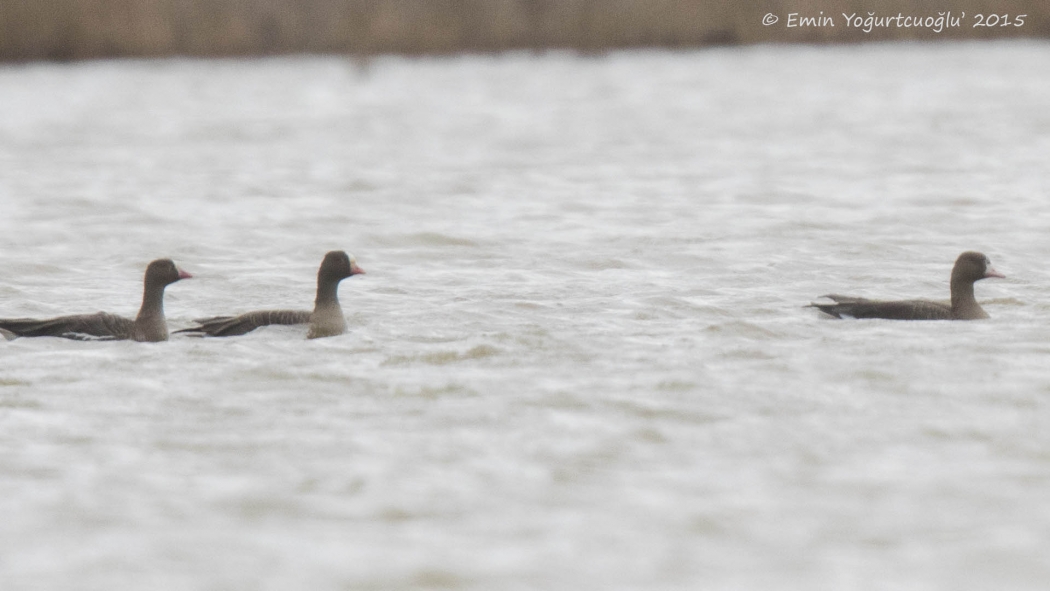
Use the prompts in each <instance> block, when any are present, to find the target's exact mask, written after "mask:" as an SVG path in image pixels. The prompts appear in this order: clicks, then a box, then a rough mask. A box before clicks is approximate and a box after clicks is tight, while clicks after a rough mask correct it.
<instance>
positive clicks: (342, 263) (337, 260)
mask: <svg viewBox="0 0 1050 591" xmlns="http://www.w3.org/2000/svg"><path fill="white" fill-rule="evenodd" d="M362 273H364V270H363V269H361V267H358V266H357V261H356V259H354V257H352V256H350V255H348V254H346V253H345V252H343V251H341V250H333V251H331V252H329V253H327V254H326V255H325V256H324V260H323V261H321V267H320V268H319V269H318V270H317V297H316V299H315V300H314V309H313V311H312V312H307V311H305V310H258V311H255V312H246V313H244V314H241V315H239V316H214V317H212V318H202V319H200V320H197V323H198V326H194V327H192V328H186V329H183V330H177V331H175V332H176V333H187V334H190V335H195V336H212V337H231V336H238V335H242V334H246V333H249V332H251V331H253V330H255V329H257V328H259V327H262V326H268V325H271V324H286V325H287V324H309V325H310V330H309V332H308V333H307V335H306V336H307V338H310V339H316V338H320V337H330V336H335V335H340V334H343V333H344V332H346V318H344V317H343V308H342V307H341V306H340V305H339V282H340V281H342V280H343V279H346V278H347V277H351V276H353V275H360V274H362Z"/></svg>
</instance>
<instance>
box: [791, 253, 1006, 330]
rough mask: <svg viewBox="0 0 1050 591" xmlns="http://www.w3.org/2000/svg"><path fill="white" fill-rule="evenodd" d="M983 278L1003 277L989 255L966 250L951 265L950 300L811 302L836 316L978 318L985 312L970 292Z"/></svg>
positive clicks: (842, 299)
mask: <svg viewBox="0 0 1050 591" xmlns="http://www.w3.org/2000/svg"><path fill="white" fill-rule="evenodd" d="M986 277H999V278H1004V277H1005V275H1003V274H1002V273H1000V272H998V271H996V270H995V269H994V268H992V264H991V262H990V261H989V260H988V257H986V256H984V255H983V254H981V253H979V252H973V251H968V252H964V253H962V254H961V255H959V258H957V259H956V260H955V266H954V267H952V277H951V294H952V299H951V303H950V304H949V303H941V302H931V301H927V300H901V301H883V300H869V299H866V298H857V297H852V296H842V295H835V294H830V295H826V296H822V297H825V298H828V299H830V300H832V301H833V302H835V303H833V304H817V303H813V304H810V306H811V307H814V308H818V309H819V310H820V311H821V312H824V313H825V314H829V315H831V316H834V317H835V318H885V319H889V320H979V319H982V318H988V314H987V313H986V312H985V311H984V309H983V308H981V306H980V304H978V303H977V299H976V298H974V295H973V284H974V283H975V282H977V281H980V280H981V279H985V278H986Z"/></svg>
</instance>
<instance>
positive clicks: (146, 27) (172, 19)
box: [0, 0, 1050, 61]
mask: <svg viewBox="0 0 1050 591" xmlns="http://www.w3.org/2000/svg"><path fill="white" fill-rule="evenodd" d="M769 15H772V17H773V18H771V17H770V16H769ZM851 15H852V16H851ZM993 15H994V16H993ZM1021 15H1024V16H1023V17H1022V18H1018V17H1021ZM774 19H775V21H776V22H771V21H773V20H774ZM993 19H994V20H993ZM1015 37H1026V38H1043V39H1046V38H1050V2H1046V1H1045V0H942V2H941V3H939V4H935V5H934V4H930V3H917V2H914V1H911V0H834V1H832V0H759V1H757V2H751V1H747V2H743V1H741V2H733V1H730V0H25V1H21V0H0V61H26V60H54V61H66V60H79V59H96V58H116V57H161V56H176V55H178V56H197V57H228V56H251V55H281V54H293V53H331V54H348V55H355V56H362V57H367V56H371V55H377V54H389V53H394V54H407V55H422V54H448V53H458V52H473V53H487V52H501V51H516V50H545V49H568V50H577V51H581V52H588V53H597V52H602V51H606V50H611V49H618V48H628V47H671V48H674V47H704V46H721V45H737V44H752V43H857V42H864V41H887V40H924V41H932V40H938V39H999V38H1015Z"/></svg>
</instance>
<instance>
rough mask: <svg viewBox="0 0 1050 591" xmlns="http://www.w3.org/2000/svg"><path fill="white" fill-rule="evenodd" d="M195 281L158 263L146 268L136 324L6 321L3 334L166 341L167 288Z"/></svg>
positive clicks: (75, 318)
mask: <svg viewBox="0 0 1050 591" xmlns="http://www.w3.org/2000/svg"><path fill="white" fill-rule="evenodd" d="M190 277H192V275H190V274H189V273H187V272H185V271H183V270H181V269H179V268H178V267H177V266H175V263H174V262H172V261H171V259H157V260H155V261H153V262H151V263H150V264H149V266H148V267H147V268H146V275H145V278H144V280H143V294H142V306H141V307H140V308H139V313H138V315H137V316H136V317H135V319H134V320H131V319H129V318H124V317H123V316H117V315H116V314H108V313H106V312H98V313H96V314H75V315H71V316H59V317H57V318H47V319H44V320H38V319H34V318H2V319H0V334H3V336H4V337H6V338H9V339H13V338H17V337H62V338H66V339H76V340H101V341H121V340H129V339H130V340H133V341H143V342H156V341H166V340H167V339H168V325H167V322H166V321H165V319H164V288H165V287H167V286H168V285H171V284H172V283H175V282H176V281H179V280H180V279H188V278H190Z"/></svg>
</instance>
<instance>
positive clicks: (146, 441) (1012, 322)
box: [0, 42, 1050, 590]
mask: <svg viewBox="0 0 1050 591" xmlns="http://www.w3.org/2000/svg"><path fill="white" fill-rule="evenodd" d="M1047 72H1050V46H1048V45H1047V44H1046V43H1034V42H1028V43H1009V44H946V45H869V46H851V47H830V48H811V47H754V48H740V49H724V50H722V49H719V50H709V51H695V52H656V51H654V52H631V53H615V54H610V55H608V56H600V57H579V56H574V55H569V54H559V53H553V54H545V55H524V54H522V55H508V56H502V57H477V56H474V57H451V58H440V59H402V58H382V59H377V60H375V61H373V62H371V63H368V64H361V63H352V62H350V61H347V60H343V59H339V58H328V57H302V58H286V59H268V60H252V61H214V62H198V61H189V60H171V61H121V62H96V63H80V64H66V65H54V64H47V65H8V66H3V67H0V246H2V256H0V278H2V279H0V317H13V316H36V317H45V316H50V315H57V314H62V313H74V312H93V311H97V310H106V311H109V312H114V313H121V314H125V315H133V314H134V313H135V310H136V309H137V307H138V303H139V297H140V294H141V276H142V272H143V270H144V269H145V266H146V263H147V262H148V261H149V260H151V259H153V258H157V257H161V256H170V257H173V258H174V259H175V260H176V261H177V262H178V263H179V264H180V265H181V266H182V267H184V268H185V269H187V270H188V271H190V272H192V273H193V274H194V275H195V278H194V279H192V280H188V281H183V282H180V283H177V284H175V285H173V286H171V287H169V289H168V292H167V298H166V309H167V314H168V321H169V325H170V326H171V327H172V328H173V329H176V328H181V327H185V326H188V325H190V323H191V322H192V319H194V318H197V317H201V316H206V315H214V314H220V313H233V312H241V311H247V310H251V309H258V308H273V307H291V308H303V309H309V308H310V307H311V305H312V301H313V295H314V294H313V290H314V280H315V275H316V270H317V265H318V264H319V262H320V260H321V258H322V256H323V255H324V253H325V251H327V250H330V249H345V250H348V251H350V252H353V253H354V254H356V255H357V259H358V262H359V263H360V265H361V266H362V267H364V268H365V269H366V270H367V272H368V273H367V275H364V276H360V277H353V278H351V279H349V280H346V281H344V282H343V285H342V287H341V290H340V295H341V299H342V302H343V306H344V311H345V312H346V315H347V319H348V322H349V324H350V326H351V331H350V332H349V333H347V334H345V335H342V336H339V337H334V338H329V339H320V340H315V341H307V340H305V339H304V336H305V329H303V330H299V329H295V328H288V327H281V328H271V329H265V330H259V331H256V332H254V333H251V334H250V335H247V336H245V337H241V338H231V339H214V340H201V339H192V338H179V337H175V338H172V340H170V341H169V342H166V343H159V344H140V343H127V342H117V343H83V342H73V341H65V340H60V339H52V338H40V339H18V340H14V341H10V342H3V341H0V514H2V515H3V518H2V519H0V586H2V587H3V588H4V589H64V590H70V589H72V590H77V589H92V590H93V589H100V590H101V589H106V590H112V589H215V590H218V589H223V590H228V589H272V590H279V589H280V590H284V589H313V590H328V589H427V588H440V589H478V590H481V589H485V590H490V589H617V588H624V589H726V590H729V589H762V590H765V589H799V590H803V589H804V590H822V589H826V590H841V589H952V590H959V589H974V590H977V589H981V590H984V589H992V588H994V589H1042V588H1045V585H1046V581H1048V580H1050V504H1048V501H1047V500H1048V499H1050V428H1048V427H1050V404H1048V398H1050V339H1048V337H1050V296H1048V289H1047V287H1048V285H1050V271H1048V268H1047V262H1046V261H1047V253H1048V252H1050V232H1048V228H1050V208H1048V205H1047V198H1048V197H1050V181H1048V168H1047V156H1046V155H1047V154H1050V110H1048V109H1047V105H1048V104H1050V77H1048V76H1047ZM970 249H973V250H980V251H982V252H984V253H986V254H987V255H988V256H989V257H990V258H991V259H992V262H993V263H994V264H995V266H996V267H997V268H998V269H999V270H1000V271H1002V272H1003V273H1005V274H1006V275H1007V276H1008V279H1005V280H995V279H992V280H987V281H982V282H981V283H979V284H978V285H977V296H978V299H980V300H981V301H982V302H983V303H984V305H985V309H986V310H987V311H988V312H989V314H991V316H992V318H991V319H990V320H987V321H982V322H972V323H946V322H942V323H937V322H918V323H894V322H888V321H853V322H849V321H832V320H827V319H821V318H819V317H818V315H817V314H816V313H815V312H814V310H813V309H811V308H810V309H807V308H805V307H803V306H804V305H805V304H807V303H808V302H810V301H811V300H812V299H813V298H815V297H816V296H819V295H820V294H824V293H828V292H840V293H853V294H857V295H867V296H872V297H927V298H934V299H945V298H947V296H948V292H947V277H948V273H949V271H950V267H951V263H952V261H953V260H954V259H955V257H956V256H957V255H958V254H959V253H960V252H962V251H964V250H970Z"/></svg>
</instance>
